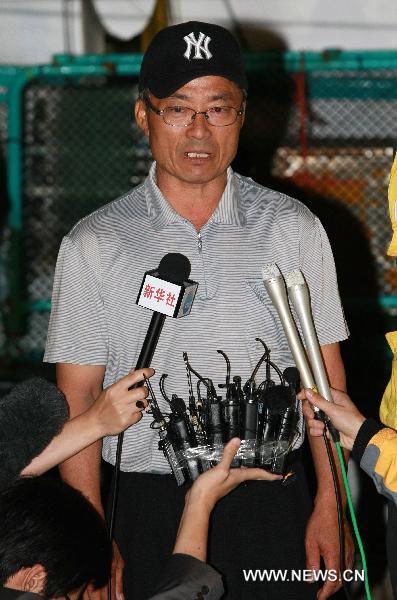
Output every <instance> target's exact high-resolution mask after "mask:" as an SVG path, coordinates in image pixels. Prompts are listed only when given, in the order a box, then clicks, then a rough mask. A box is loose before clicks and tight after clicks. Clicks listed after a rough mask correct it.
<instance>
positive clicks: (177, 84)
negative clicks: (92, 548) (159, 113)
mask: <svg viewBox="0 0 397 600" xmlns="http://www.w3.org/2000/svg"><path fill="white" fill-rule="evenodd" d="M208 76H213V77H224V78H225V79H229V81H232V82H233V83H235V84H236V85H237V86H238V87H240V88H242V89H244V90H246V89H247V81H246V80H237V78H236V76H235V73H231V72H228V71H227V70H226V69H219V72H217V71H216V70H215V71H214V69H213V68H212V69H202V68H201V69H196V70H194V71H192V70H189V72H188V73H181V74H180V76H179V77H178V79H177V80H176V79H174V80H170V78H169V77H167V79H161V80H160V79H159V80H158V82H155V83H153V82H151V83H150V85H148V89H149V91H150V92H151V93H152V94H153V95H154V96H156V98H167V97H168V96H171V95H172V94H174V93H175V92H176V91H177V90H179V89H180V88H181V87H183V86H184V85H186V84H187V83H189V82H190V81H193V79H198V78H199V77H208ZM143 87H146V86H143Z"/></svg>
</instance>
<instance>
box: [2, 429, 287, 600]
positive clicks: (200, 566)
mask: <svg viewBox="0 0 397 600" xmlns="http://www.w3.org/2000/svg"><path fill="white" fill-rule="evenodd" d="M239 445H240V440H238V439H233V440H231V441H230V442H229V443H228V444H227V445H226V447H225V450H224V453H223V456H222V458H221V460H220V462H219V464H218V465H217V466H216V467H214V468H213V469H211V470H210V471H208V472H207V473H204V474H203V475H202V476H201V477H199V478H198V479H197V480H196V481H195V483H194V485H193V486H192V488H191V490H190V491H189V493H188V494H187V497H186V502H185V508H184V512H183V515H182V519H181V523H180V528H179V532H178V536H177V539H176V542H175V547H174V553H173V556H172V557H170V558H169V559H168V562H167V566H166V568H165V569H164V573H163V577H162V579H161V581H160V582H159V583H158V585H157V587H156V590H155V593H154V596H153V597H152V600H176V599H177V598H181V599H182V598H191V597H197V598H199V597H200V595H201V597H203V596H204V595H205V596H206V597H207V598H208V600H218V599H219V598H220V597H221V595H222V592H223V586H222V580H221V576H220V575H219V573H217V572H216V571H215V570H214V569H212V568H211V567H210V566H209V565H207V564H205V562H204V561H205V559H206V553H207V534H208V524H209V517H210V514H211V511H212V509H213V507H214V506H215V504H216V503H217V501H218V500H219V499H220V498H222V497H223V496H224V495H225V494H228V493H229V492H230V491H232V490H233V489H234V488H235V487H236V486H238V485H239V484H240V483H241V482H243V481H248V480H253V479H262V480H277V479H280V478H281V476H279V475H272V474H270V473H266V472H265V471H263V470H262V469H230V465H231V462H232V460H233V458H234V456H235V454H236V452H237V450H238V448H239ZM111 555H112V547H111V544H110V541H109V539H108V533H107V531H106V529H105V526H104V523H103V520H102V519H101V518H100V516H99V514H98V513H97V511H96V510H95V509H94V507H93V506H92V505H91V504H90V503H89V502H88V501H87V500H86V499H85V498H84V497H83V496H82V495H81V494H80V492H78V491H77V490H75V489H73V488H72V487H70V486H69V485H67V484H66V483H63V482H59V481H53V480H45V479H38V478H22V479H20V480H19V481H17V482H15V483H14V484H13V485H12V486H10V487H8V488H6V489H5V490H3V491H2V492H0V586H3V587H1V588H0V599H1V600H13V599H15V598H26V600H28V599H30V600H35V598H36V599H37V600H38V599H39V598H40V597H43V596H44V597H45V598H48V599H52V598H67V599H68V600H77V599H78V598H80V597H81V596H82V593H83V592H84V590H85V589H86V587H87V585H88V584H91V587H92V588H93V589H95V588H98V587H102V586H103V585H105V584H106V582H107V580H108V578H109V576H110V570H111Z"/></svg>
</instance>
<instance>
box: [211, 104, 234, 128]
mask: <svg viewBox="0 0 397 600" xmlns="http://www.w3.org/2000/svg"><path fill="white" fill-rule="evenodd" d="M207 114H208V123H210V124H211V125H215V126H216V127H225V126H226V125H232V123H234V122H235V120H236V119H237V110H236V109H235V108H232V107H231V106H214V107H212V108H209V109H208V110H207Z"/></svg>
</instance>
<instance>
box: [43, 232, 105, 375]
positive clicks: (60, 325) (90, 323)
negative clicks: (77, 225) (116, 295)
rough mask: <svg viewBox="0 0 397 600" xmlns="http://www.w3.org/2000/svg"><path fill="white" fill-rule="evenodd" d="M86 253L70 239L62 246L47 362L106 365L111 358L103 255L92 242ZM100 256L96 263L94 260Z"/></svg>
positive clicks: (59, 255) (53, 299)
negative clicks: (100, 259)
mask: <svg viewBox="0 0 397 600" xmlns="http://www.w3.org/2000/svg"><path fill="white" fill-rule="evenodd" d="M87 244H88V245H89V247H88V248H87V253H86V254H83V252H82V251H81V249H80V245H77V244H76V243H75V242H74V241H73V240H72V239H71V238H70V237H69V236H66V237H65V238H64V239H63V241H62V244H61V247H60V250H59V254H58V260H57V265H56V269H55V276H54V286H53V292H52V308H51V316H50V322H49V327H48V333H47V343H46V349H45V354H44V361H45V362H51V363H58V362H65V363H73V364H82V365H105V364H106V363H107V356H108V335H107V322H106V314H105V307H104V302H103V296H102V293H101V274H100V268H99V267H98V265H99V252H98V249H97V247H96V244H95V240H94V239H92V240H90V239H88V241H87ZM93 256H96V260H95V261H94V260H92V259H91V260H90V257H93Z"/></svg>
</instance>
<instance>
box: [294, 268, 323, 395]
mask: <svg viewBox="0 0 397 600" xmlns="http://www.w3.org/2000/svg"><path fill="white" fill-rule="evenodd" d="M286 282H287V288H288V296H289V299H290V300H291V302H292V306H293V307H294V309H295V312H296V314H297V315H298V318H299V321H300V324H301V328H302V333H303V339H304V340H305V345H306V351H307V353H308V355H309V360H310V365H311V368H312V371H313V374H314V379H315V381H316V387H317V390H318V392H319V394H321V395H322V396H323V397H324V398H325V399H326V400H329V401H330V402H332V395H331V389H330V387H329V383H328V377H327V373H326V371H325V368H324V362H323V357H322V355H321V351H320V344H319V343H318V339H317V333H316V330H315V328H314V323H313V317H312V311H311V305H310V296H309V288H308V287H307V283H306V281H305V278H304V277H303V274H302V272H301V271H299V269H297V270H296V271H292V272H291V273H289V274H288V275H287V277H286Z"/></svg>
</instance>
